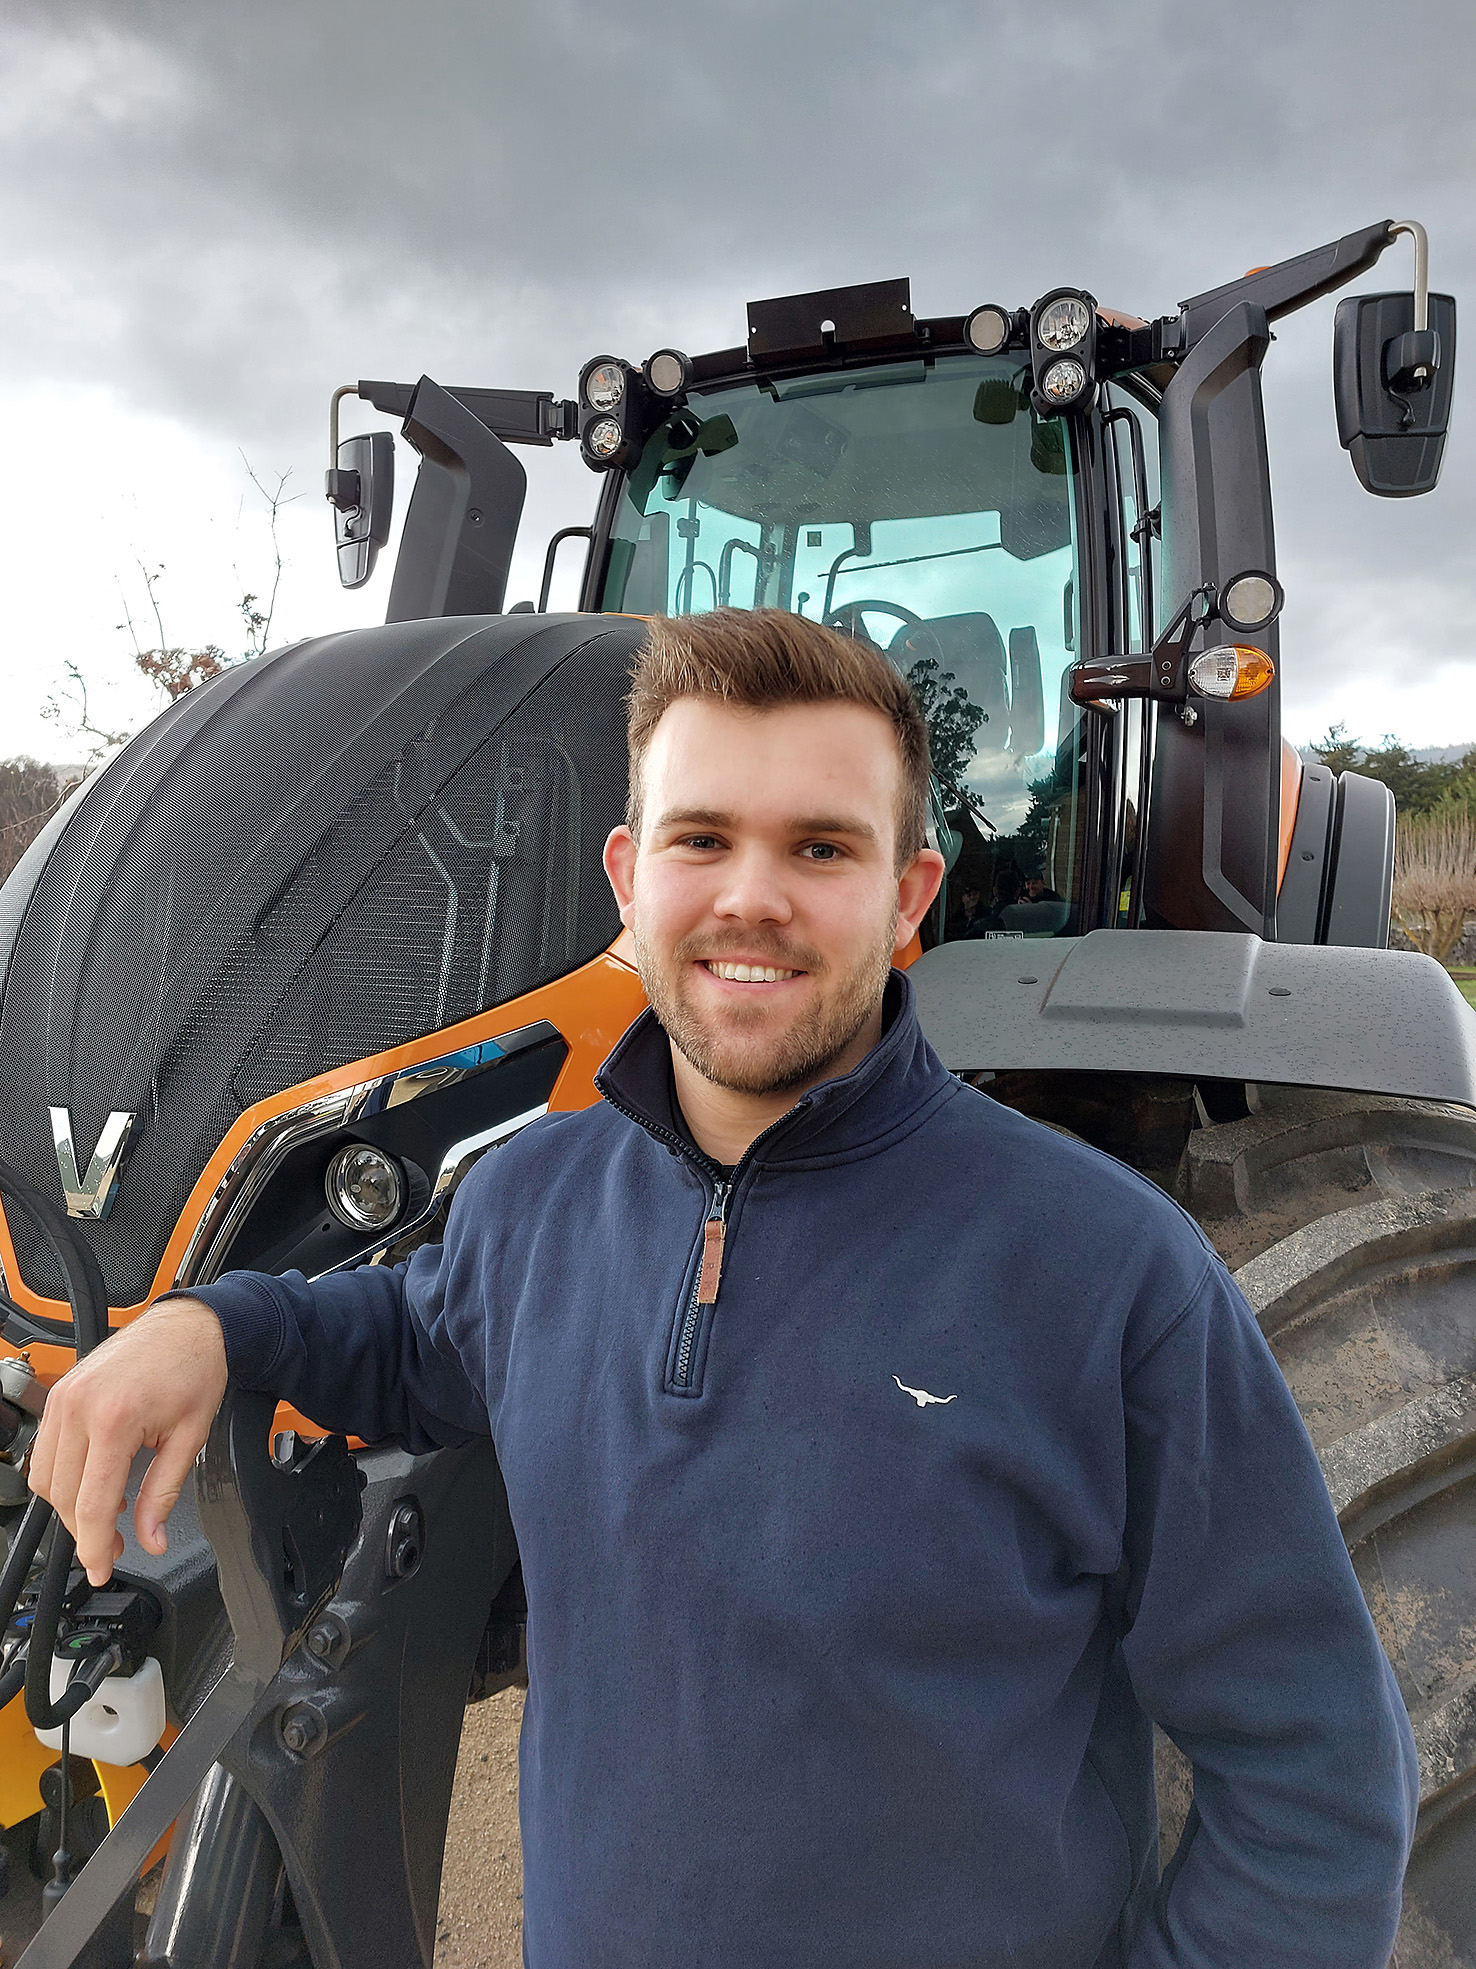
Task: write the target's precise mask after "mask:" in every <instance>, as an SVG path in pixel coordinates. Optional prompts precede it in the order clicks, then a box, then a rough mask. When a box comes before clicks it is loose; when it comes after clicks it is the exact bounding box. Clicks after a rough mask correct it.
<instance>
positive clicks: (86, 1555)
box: [58, 1435, 139, 1586]
mask: <svg viewBox="0 0 1476 1969" xmlns="http://www.w3.org/2000/svg"><path fill="white" fill-rule="evenodd" d="M138 1448H139V1444H138V1443H137V1442H136V1441H134V1442H132V1443H130V1440H129V1438H128V1437H126V1436H121V1437H120V1436H116V1435H114V1436H111V1437H103V1438H97V1437H94V1439H93V1440H92V1442H91V1443H90V1444H89V1446H88V1450H87V1463H86V1467H85V1468H84V1469H83V1472H82V1481H81V1483H80V1484H79V1486H78V1488H77V1506H76V1520H77V1521H76V1524H75V1526H74V1527H73V1534H74V1536H75V1538H76V1540H77V1563H78V1565H80V1566H83V1567H85V1569H86V1572H87V1577H88V1578H89V1579H90V1580H91V1581H92V1583H93V1585H94V1586H102V1585H105V1584H106V1583H107V1581H108V1579H109V1578H110V1577H111V1576H112V1571H113V1560H114V1559H115V1558H116V1556H117V1554H118V1552H119V1551H120V1550H121V1549H122V1548H121V1546H120V1545H119V1543H118V1519H119V1517H120V1515H121V1514H122V1511H123V1507H124V1505H125V1503H126V1502H127V1485H128V1470H129V1466H130V1464H131V1463H132V1462H133V1458H134V1456H135V1454H136V1453H137V1450H138ZM58 1508H60V1507H58Z"/></svg>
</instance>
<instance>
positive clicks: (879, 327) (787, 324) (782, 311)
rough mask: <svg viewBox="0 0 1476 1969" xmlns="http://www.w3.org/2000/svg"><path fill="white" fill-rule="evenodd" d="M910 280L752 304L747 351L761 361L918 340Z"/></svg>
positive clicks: (785, 297) (786, 296)
mask: <svg viewBox="0 0 1476 1969" xmlns="http://www.w3.org/2000/svg"><path fill="white" fill-rule="evenodd" d="M916 335H917V331H916V327H915V324H914V321H913V315H912V283H911V281H909V280H873V281H870V282H868V283H866V284H865V285H863V286H859V287H824V288H821V289H819V290H818V291H817V292H815V293H814V294H786V295H784V296H783V297H782V298H781V299H779V300H777V301H750V302H749V304H748V353H749V356H750V358H751V359H752V360H753V361H754V362H756V363H762V362H785V361H792V360H793V359H794V358H795V357H797V356H807V355H823V354H824V353H825V350H826V349H827V348H828V347H829V346H831V345H832V344H834V345H835V346H836V347H839V348H843V349H848V350H852V351H858V350H862V349H885V348H890V347H892V346H893V345H894V344H897V343H899V342H900V343H902V344H904V345H905V344H907V343H909V342H913V341H915V340H916Z"/></svg>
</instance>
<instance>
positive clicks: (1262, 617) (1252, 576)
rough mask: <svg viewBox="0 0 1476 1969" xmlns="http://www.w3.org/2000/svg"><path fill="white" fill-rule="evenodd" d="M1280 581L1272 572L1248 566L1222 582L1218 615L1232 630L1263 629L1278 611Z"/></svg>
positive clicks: (1280, 594)
mask: <svg viewBox="0 0 1476 1969" xmlns="http://www.w3.org/2000/svg"><path fill="white" fill-rule="evenodd" d="M1282 600H1283V597H1282V592H1281V583H1280V582H1279V581H1278V580H1277V579H1276V577H1275V575H1274V574H1262V573H1261V572H1260V571H1259V569H1255V568H1252V569H1251V570H1249V571H1248V572H1247V573H1245V574H1237V575H1236V577H1235V579H1234V580H1233V581H1227V582H1226V583H1225V589H1224V592H1223V594H1222V595H1221V596H1220V614H1221V615H1222V616H1223V617H1224V619H1225V621H1226V622H1228V623H1229V624H1230V627H1231V628H1232V629H1245V630H1250V631H1254V630H1257V629H1264V628H1265V627H1266V625H1267V623H1268V622H1274V621H1275V620H1276V618H1277V616H1278V615H1280V613H1281V604H1282Z"/></svg>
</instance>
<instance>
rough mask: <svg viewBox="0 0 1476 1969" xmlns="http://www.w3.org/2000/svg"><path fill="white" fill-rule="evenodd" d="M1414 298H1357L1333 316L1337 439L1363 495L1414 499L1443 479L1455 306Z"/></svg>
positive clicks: (1441, 298) (1445, 299)
mask: <svg viewBox="0 0 1476 1969" xmlns="http://www.w3.org/2000/svg"><path fill="white" fill-rule="evenodd" d="M1428 303H1429V305H1428V320H1427V322H1426V323H1425V325H1424V326H1420V325H1419V324H1418V323H1417V321H1416V296H1415V295H1414V294H1355V295H1352V296H1350V298H1349V299H1348V300H1346V301H1339V303H1338V311H1337V314H1336V316H1335V317H1334V319H1333V402H1334V403H1335V405H1336V407H1337V413H1338V439H1339V441H1340V443H1341V444H1342V446H1343V449H1344V450H1345V451H1346V452H1347V453H1348V455H1349V457H1350V458H1351V459H1352V461H1353V469H1354V471H1355V472H1356V473H1357V474H1358V478H1359V482H1360V483H1361V484H1362V485H1363V487H1364V489H1365V491H1368V492H1372V493H1376V494H1377V495H1378V496H1379V498H1381V499H1412V498H1414V497H1415V495H1416V494H1418V493H1421V492H1430V491H1432V490H1433V488H1434V485H1435V482H1436V480H1437V479H1438V478H1439V477H1440V461H1441V457H1442V455H1443V454H1444V451H1445V434H1446V432H1447V431H1448V430H1449V428H1450V401H1451V391H1452V388H1453V385H1454V383H1455V330H1456V318H1455V317H1456V309H1455V301H1454V299H1453V298H1452V297H1451V296H1450V295H1449V294H1431V295H1430V296H1429V297H1428Z"/></svg>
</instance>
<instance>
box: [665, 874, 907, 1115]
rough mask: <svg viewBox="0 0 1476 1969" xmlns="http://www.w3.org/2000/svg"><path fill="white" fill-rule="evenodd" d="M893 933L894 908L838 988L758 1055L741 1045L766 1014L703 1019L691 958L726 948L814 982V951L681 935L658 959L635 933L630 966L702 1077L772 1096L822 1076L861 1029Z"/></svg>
mask: <svg viewBox="0 0 1476 1969" xmlns="http://www.w3.org/2000/svg"><path fill="white" fill-rule="evenodd" d="M896 933H897V911H896V906H895V905H894V906H893V909H892V919H891V922H890V923H889V924H888V925H887V929H886V934H885V936H884V937H879V938H878V940H877V942H876V944H875V945H874V947H873V948H872V949H871V950H870V951H868V952H867V953H866V954H865V955H864V956H863V957H861V958H860V959H859V960H858V961H857V962H856V964H855V965H854V966H853V967H852V968H851V970H850V971H848V972H847V973H845V975H844V976H843V977H842V978H841V980H840V986H839V989H838V991H836V992H835V993H834V994H833V995H832V996H830V997H829V998H828V999H827V998H826V997H825V996H824V995H823V994H822V995H821V997H820V998H819V1000H818V1002H816V1003H814V1004H811V1005H810V1006H809V1007H808V1008H807V1009H806V1010H805V1011H804V1012H802V1013H801V1014H800V1015H799V1017H797V1018H796V1019H795V1020H794V1021H793V1023H792V1024H791V1025H789V1026H788V1027H787V1028H785V1029H783V1030H781V1031H779V1032H776V1033H774V1034H772V1035H770V1036H769V1037H768V1040H767V1047H768V1050H767V1051H766V1052H765V1053H763V1054H761V1055H759V1056H755V1055H754V1054H753V1052H752V1050H751V1049H750V1048H749V1047H746V1046H744V1045H743V1043H742V1042H743V1040H744V1038H745V1036H746V1034H748V1033H752V1034H753V1035H754V1036H755V1037H756V1038H757V1037H758V1036H759V1035H761V1034H762V1033H763V1025H764V1020H765V1018H766V1017H767V1016H768V1015H767V1014H765V1013H764V1012H763V1011H762V1009H761V1007H760V1006H758V1005H755V1006H754V1008H753V1016H751V1017H749V1018H747V1019H745V1017H744V1008H743V1006H742V1003H741V1001H737V1002H735V1004H734V1008H733V1012H731V1013H730V1014H729V1015H728V1019H727V1020H726V1021H720V1020H719V1019H718V1018H716V1017H710V1018H709V1017H706V1016H704V1015H703V1014H702V1013H701V1012H699V1011H698V1009H697V1007H696V1006H695V1005H694V1004H693V1003H692V999H691V994H690V992H689V991H688V990H687V988H686V979H687V977H688V975H689V969H690V966H691V965H692V964H693V962H694V961H695V960H696V959H698V958H699V957H701V958H708V959H710V960H713V961H717V962H721V961H722V960H723V959H724V957H725V956H726V955H727V951H726V950H725V949H724V944H725V943H726V944H727V945H728V948H729V949H731V950H732V952H733V953H734V954H735V955H736V954H737V953H738V952H740V951H741V952H742V953H743V956H744V957H746V958H754V957H759V958H761V959H762V960H763V961H764V962H765V963H767V964H770V965H772V966H773V967H774V968H775V969H776V970H783V971H806V972H808V973H809V974H810V975H811V976H812V977H813V978H814V979H816V981H817V982H822V981H823V980H824V979H825V977H826V975H827V973H828V971H829V968H830V967H829V966H828V965H827V964H826V962H825V960H824V958H823V957H821V955H820V953H819V952H818V951H815V950H808V949H806V948H805V947H804V946H802V945H784V944H781V943H779V942H778V941H777V940H776V939H775V938H773V937H764V936H753V935H748V936H745V937H743V938H741V939H740V938H738V937H730V938H727V939H721V938H719V939H714V938H712V937H684V938H683V939H682V941H681V942H680V943H678V944H677V946H676V948H675V949H674V950H673V951H672V952H671V953H670V955H669V956H664V955H663V954H660V953H658V952H656V951H654V950H653V949H652V947H651V945H650V944H649V943H648V942H647V941H646V939H645V938H643V937H642V935H641V932H640V930H639V929H638V928H637V929H636V930H635V931H634V936H635V947H636V968H637V969H638V970H639V972H640V974H641V983H642V984H643V985H644V986H645V988H646V996H647V998H649V999H650V1001H651V1008H652V1010H653V1011H654V1012H655V1014H656V1017H657V1018H658V1019H659V1020H660V1021H661V1024H662V1026H663V1028H664V1029H665V1031H666V1034H667V1037H668V1038H669V1039H670V1040H671V1043H672V1045H673V1046H675V1047H676V1048H677V1050H678V1051H679V1052H680V1053H681V1054H682V1056H683V1057H684V1058H685V1059H686V1060H688V1061H689V1062H690V1063H691V1065H692V1066H693V1067H695V1069H696V1070H697V1072H698V1073H700V1074H701V1075H702V1077H703V1079H704V1080H710V1081H711V1082H712V1083H713V1084H714V1086H717V1087H727V1088H729V1089H731V1090H732V1092H734V1093H735V1094H780V1093H785V1092H787V1091H788V1090H789V1089H790V1088H792V1087H800V1086H803V1085H806V1084H813V1083H814V1082H815V1081H816V1080H819V1079H822V1078H823V1077H824V1074H825V1069H826V1068H827V1067H828V1066H829V1065H830V1064H831V1062H832V1061H834V1060H837V1059H839V1058H840V1056H841V1054H842V1053H844V1052H845V1050H846V1048H847V1047H848V1046H849V1045H850V1044H851V1042H852V1041H853V1040H854V1039H855V1038H856V1037H857V1035H858V1034H859V1033H860V1032H861V1031H862V1030H863V1029H864V1028H865V1026H866V1023H867V1021H868V1020H869V1019H870V1018H872V1016H873V1015H874V1014H875V1012H876V1009H877V1006H878V1005H879V1004H880V1003H881V998H882V993H883V992H884V991H885V989H886V983H887V978H888V976H889V974H890V972H891V967H892V953H893V950H894V949H895V939H896Z"/></svg>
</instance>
